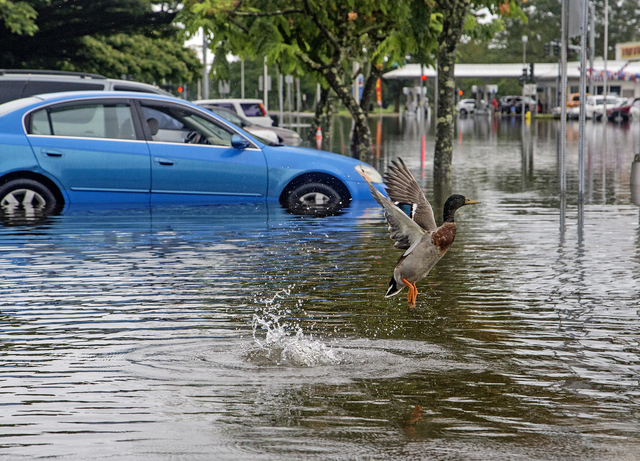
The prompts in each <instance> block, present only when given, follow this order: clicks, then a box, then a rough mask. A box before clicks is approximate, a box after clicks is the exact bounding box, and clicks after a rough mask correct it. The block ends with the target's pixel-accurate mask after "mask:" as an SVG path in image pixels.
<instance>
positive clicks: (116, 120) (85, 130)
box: [28, 103, 136, 140]
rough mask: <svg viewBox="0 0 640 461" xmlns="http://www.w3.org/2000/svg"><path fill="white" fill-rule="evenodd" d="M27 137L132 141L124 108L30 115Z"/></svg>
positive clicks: (78, 107)
mask: <svg viewBox="0 0 640 461" xmlns="http://www.w3.org/2000/svg"><path fill="white" fill-rule="evenodd" d="M28 132H29V134H37V135H46V136H71V137H84V138H109V139H128V140H133V139H136V133H135V129H134V127H133V119H132V117H131V110H130V108H129V105H128V104H125V103H112V104H111V103H110V104H94V103H92V104H79V105H64V106H59V107H51V108H46V109H41V110H39V111H36V112H34V113H32V114H31V116H30V120H29V126H28Z"/></svg>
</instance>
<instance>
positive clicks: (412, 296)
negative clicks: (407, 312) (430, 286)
mask: <svg viewBox="0 0 640 461" xmlns="http://www.w3.org/2000/svg"><path fill="white" fill-rule="evenodd" d="M402 282H403V283H404V284H405V285H406V286H407V287H408V288H409V293H407V301H409V307H415V305H416V298H417V297H418V289H417V288H416V286H415V284H413V283H411V282H410V281H408V280H407V279H405V278H403V279H402Z"/></svg>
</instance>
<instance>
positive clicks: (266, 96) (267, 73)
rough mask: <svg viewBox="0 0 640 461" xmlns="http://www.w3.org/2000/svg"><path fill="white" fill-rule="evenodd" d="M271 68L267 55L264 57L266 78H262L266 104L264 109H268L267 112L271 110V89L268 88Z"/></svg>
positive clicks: (264, 102)
mask: <svg viewBox="0 0 640 461" xmlns="http://www.w3.org/2000/svg"><path fill="white" fill-rule="evenodd" d="M268 71H269V69H268V67H267V57H266V56H265V57H264V79H263V80H262V82H263V85H264V86H263V89H264V100H263V105H264V110H266V111H267V112H269V90H268V88H269V87H268V86H267V79H268V78H269V72H268Z"/></svg>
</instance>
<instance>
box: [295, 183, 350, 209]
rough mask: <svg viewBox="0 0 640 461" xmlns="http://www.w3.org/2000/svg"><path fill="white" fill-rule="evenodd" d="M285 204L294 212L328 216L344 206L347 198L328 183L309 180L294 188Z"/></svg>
mask: <svg viewBox="0 0 640 461" xmlns="http://www.w3.org/2000/svg"><path fill="white" fill-rule="evenodd" d="M285 206H286V208H287V210H288V211H289V212H290V213H293V214H302V215H313V216H327V215H331V214H334V213H336V212H338V211H340V210H341V209H342V208H344V207H345V206H346V198H344V197H342V196H341V195H340V193H339V192H338V191H336V190H335V189H334V188H333V187H331V186H329V185H327V184H323V183H319V182H309V183H305V184H301V185H299V186H297V187H296V188H295V189H293V190H292V191H291V193H290V194H289V196H288V197H287V200H286V202H285Z"/></svg>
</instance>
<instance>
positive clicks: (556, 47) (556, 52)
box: [553, 42, 560, 56]
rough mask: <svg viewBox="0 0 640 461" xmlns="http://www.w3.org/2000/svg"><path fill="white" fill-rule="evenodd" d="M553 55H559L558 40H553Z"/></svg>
mask: <svg viewBox="0 0 640 461" xmlns="http://www.w3.org/2000/svg"><path fill="white" fill-rule="evenodd" d="M553 55H554V56H560V44H559V43H558V42H553Z"/></svg>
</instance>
